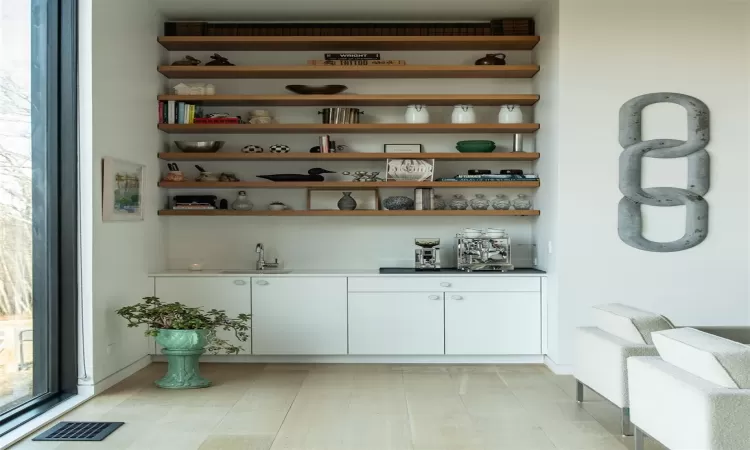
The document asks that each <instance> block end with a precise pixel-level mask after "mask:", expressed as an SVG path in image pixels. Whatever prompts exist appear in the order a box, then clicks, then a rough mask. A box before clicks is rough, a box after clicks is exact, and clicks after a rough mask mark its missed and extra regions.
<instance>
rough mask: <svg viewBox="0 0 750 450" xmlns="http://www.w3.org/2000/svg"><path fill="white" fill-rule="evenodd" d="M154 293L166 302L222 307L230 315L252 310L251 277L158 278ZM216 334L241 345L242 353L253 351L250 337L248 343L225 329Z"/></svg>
mask: <svg viewBox="0 0 750 450" xmlns="http://www.w3.org/2000/svg"><path fill="white" fill-rule="evenodd" d="M154 293H155V295H156V296H157V297H159V299H160V300H161V301H162V302H164V303H174V302H179V303H182V304H183V305H185V306H190V307H197V306H200V307H202V308H203V309H204V310H206V311H208V310H211V309H223V310H224V311H226V313H227V315H228V316H229V317H237V315H238V314H241V313H244V314H250V313H251V305H250V278H249V277H236V278H235V277H231V278H221V277H164V278H156V282H155V287H154ZM248 334H249V333H248ZM217 336H218V337H220V338H221V339H226V340H227V341H229V342H230V343H231V344H234V345H239V346H240V347H242V348H243V350H241V351H240V354H246V355H249V354H250V348H251V342H250V339H249V338H248V340H247V342H240V341H239V340H237V338H235V337H234V333H233V332H229V331H223V330H219V331H218V332H217Z"/></svg>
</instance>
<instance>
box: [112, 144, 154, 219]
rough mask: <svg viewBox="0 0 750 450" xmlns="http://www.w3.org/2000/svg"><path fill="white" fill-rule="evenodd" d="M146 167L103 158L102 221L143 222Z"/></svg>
mask: <svg viewBox="0 0 750 450" xmlns="http://www.w3.org/2000/svg"><path fill="white" fill-rule="evenodd" d="M144 170H145V166H143V165H141V164H136V163H131V162H128V161H123V160H120V159H116V158H111V157H109V156H106V157H104V158H102V220H104V221H105V222H120V221H138V220H143V195H142V182H143V172H144Z"/></svg>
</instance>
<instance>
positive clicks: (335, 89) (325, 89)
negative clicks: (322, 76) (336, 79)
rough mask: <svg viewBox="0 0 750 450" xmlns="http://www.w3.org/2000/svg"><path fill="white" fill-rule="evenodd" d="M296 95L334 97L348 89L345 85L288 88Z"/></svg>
mask: <svg viewBox="0 0 750 450" xmlns="http://www.w3.org/2000/svg"><path fill="white" fill-rule="evenodd" d="M286 88H287V89H288V90H290V91H292V92H294V93H295V94H301V95H334V94H338V93H340V92H344V91H345V90H346V89H347V87H346V86H344V85H343V84H326V85H325V86H310V85H307V84H290V85H287V87H286Z"/></svg>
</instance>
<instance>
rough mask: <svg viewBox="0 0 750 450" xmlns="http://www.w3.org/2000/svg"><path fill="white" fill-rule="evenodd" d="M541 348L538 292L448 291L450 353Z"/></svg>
mask: <svg viewBox="0 0 750 450" xmlns="http://www.w3.org/2000/svg"><path fill="white" fill-rule="evenodd" d="M541 351H542V330H541V298H540V295H539V293H538V292H450V293H446V294H445V353H446V354H447V355H538V354H541Z"/></svg>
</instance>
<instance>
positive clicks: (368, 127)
mask: <svg viewBox="0 0 750 450" xmlns="http://www.w3.org/2000/svg"><path fill="white" fill-rule="evenodd" d="M159 129H160V130H161V131H165V132H167V133H173V134H224V133H226V134H268V133H278V134H288V133H295V134H301V133H314V134H318V133H323V134H335V133H377V134H381V133H475V134H476V133H534V132H536V131H537V130H538V129H539V124H538V123H467V124H463V123H462V124H457V123H424V124H416V123H357V124H318V123H274V124H268V125H256V124H248V123H243V124H202V123H195V124H187V125H182V124H166V123H161V124H159Z"/></svg>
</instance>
